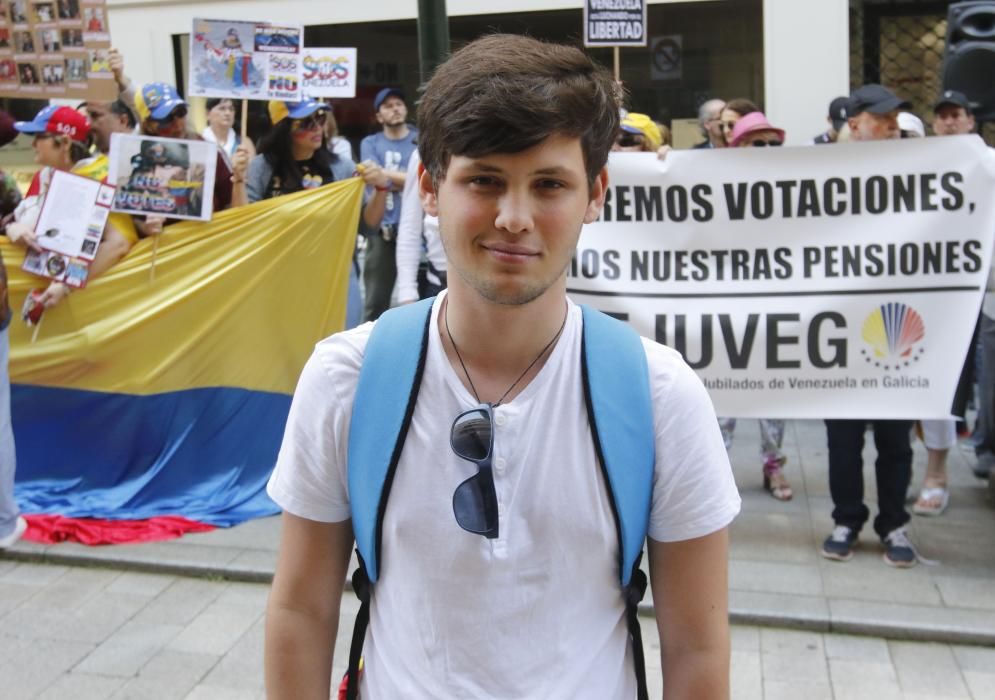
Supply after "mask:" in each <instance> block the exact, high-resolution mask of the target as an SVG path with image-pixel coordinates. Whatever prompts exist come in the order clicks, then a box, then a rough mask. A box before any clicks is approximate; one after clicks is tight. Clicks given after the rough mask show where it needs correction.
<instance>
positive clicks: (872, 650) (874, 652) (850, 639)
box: [823, 634, 891, 664]
mask: <svg viewBox="0 0 995 700" xmlns="http://www.w3.org/2000/svg"><path fill="white" fill-rule="evenodd" d="M823 640H824V641H825V643H826V658H828V659H829V660H830V661H832V660H833V659H846V660H850V661H863V662H864V663H872V664H890V663H891V652H890V651H889V650H888V642H887V641H885V640H884V639H877V638H876V637H860V636H857V635H852V634H827V635H826V636H825V637H823Z"/></svg>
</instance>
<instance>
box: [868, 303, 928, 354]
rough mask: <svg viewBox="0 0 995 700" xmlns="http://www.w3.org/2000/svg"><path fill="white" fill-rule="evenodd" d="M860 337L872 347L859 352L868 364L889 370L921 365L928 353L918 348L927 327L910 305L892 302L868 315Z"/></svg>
mask: <svg viewBox="0 0 995 700" xmlns="http://www.w3.org/2000/svg"><path fill="white" fill-rule="evenodd" d="M861 337H862V338H863V339H864V342H865V343H866V344H867V345H868V346H869V347H870V350H868V349H867V348H864V349H862V350H861V351H860V354H861V355H863V357H864V360H865V361H867V362H868V363H874V366H875V367H882V368H884V369H886V370H892V369H901V368H902V367H908V366H909V365H910V364H911V363H913V362H918V361H919V357H920V356H921V355H922V353H923V352H925V350H924V348H922V347H921V346H920V347H917V345H919V343H920V341H922V340H923V338H925V337H926V324H925V323H923V320H922V316H920V315H919V312H918V311H916V310H915V309H913V308H912V307H911V306H909V305H907V304H903V303H901V302H891V303H888V304H882V305H881V306H879V307H878V308H876V309H874V311H872V312H871V313H870V314H868V315H867V318H865V319H864V325H863V328H862V332H861Z"/></svg>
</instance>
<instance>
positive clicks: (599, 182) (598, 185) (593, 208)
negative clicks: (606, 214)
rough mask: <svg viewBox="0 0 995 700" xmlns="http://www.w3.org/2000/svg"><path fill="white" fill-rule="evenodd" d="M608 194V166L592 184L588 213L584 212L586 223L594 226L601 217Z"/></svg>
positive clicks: (602, 169)
mask: <svg viewBox="0 0 995 700" xmlns="http://www.w3.org/2000/svg"><path fill="white" fill-rule="evenodd" d="M607 194H608V166H607V165H606V166H605V167H603V168H601V172H599V173H598V175H597V177H595V178H594V182H593V183H592V184H591V197H590V200H589V201H588V203H587V211H585V212H584V223H585V224H593V223H594V222H595V221H597V220H598V217H599V216H601V208H602V207H603V206H604V205H605V196H606V195H607Z"/></svg>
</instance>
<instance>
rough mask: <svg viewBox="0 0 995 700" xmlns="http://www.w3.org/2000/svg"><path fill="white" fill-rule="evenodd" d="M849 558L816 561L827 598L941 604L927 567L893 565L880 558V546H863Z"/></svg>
mask: <svg viewBox="0 0 995 700" xmlns="http://www.w3.org/2000/svg"><path fill="white" fill-rule="evenodd" d="M861 539H862V542H861V549H858V550H857V552H856V553H855V554H854V558H853V559H852V560H850V561H849V562H835V561H829V560H823V561H822V562H820V570H821V572H822V581H823V585H824V586H825V594H826V596H827V597H829V598H852V599H855V600H865V601H873V600H880V601H886V602H889V603H909V604H913V605H926V606H939V605H942V604H943V601H942V600H941V599H940V593H939V591H938V590H937V589H936V585H935V584H934V583H933V578H932V576H931V575H930V572H929V570H928V569H929V567H926V566H917V567H915V568H912V569H896V568H894V567H891V566H888V565H887V564H885V563H884V561H883V560H882V559H881V550H880V547H878V546H876V545H874V544H872V545H871V546H870V547H864V546H863V539H864V538H861Z"/></svg>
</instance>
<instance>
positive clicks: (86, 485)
mask: <svg viewBox="0 0 995 700" xmlns="http://www.w3.org/2000/svg"><path fill="white" fill-rule="evenodd" d="M362 197H363V183H362V181H360V180H359V179H358V178H351V179H349V180H345V181H342V182H335V183H332V184H330V185H327V186H325V187H321V188H317V189H313V190H304V191H302V192H299V193H295V194H290V195H286V196H283V197H274V198H272V199H266V200H263V201H261V202H257V203H255V204H250V205H248V206H244V207H237V208H235V209H228V210H226V211H223V212H219V213H218V214H217V215H216V216H215V217H214V218H213V219H212V220H211V221H209V222H200V221H183V222H179V223H176V224H171V225H169V226H166V227H165V229H164V230H163V233H162V234H161V235H160V236H158V237H157V238H156V240H159V239H161V244H160V262H159V270H160V274H159V275H158V277H157V281H156V284H154V285H150V284H147V282H146V280H147V270H148V267H149V261H150V258H151V254H152V247H153V241H152V240H150V239H147V238H146V239H143V240H140V241H138V243H136V244H135V246H134V247H133V248H132V249H131V251H130V252H129V253H128V255H127V256H125V257H124V258H123V259H122V260H121V261H119V262H118V263H117V264H115V265H114V266H113V267H111V268H110V269H109V270H108V271H107V272H105V273H104V274H103V275H101V276H100V277H97V278H96V279H94V280H92V281H91V282H90V284H89V285H88V286H87V289H86V290H85V291H83V292H79V293H75V294H72V295H71V296H70V297H69V298H68V299H65V300H63V301H62V302H61V303H60V304H59V305H57V306H55V307H54V308H51V309H48V310H47V311H46V312H45V315H44V317H43V318H44V319H45V328H44V330H43V331H42V333H41V336H40V337H39V338H38V341H37V342H36V343H33V344H32V343H31V336H32V335H33V330H35V329H36V328H37V326H36V327H35V329H32V328H29V327H28V326H27V325H26V324H24V323H12V324H11V325H10V327H9V330H10V380H11V403H12V413H13V415H14V416H15V418H14V433H15V440H16V442H17V483H16V487H15V492H16V496H17V501H18V503H19V505H20V507H21V510H22V512H23V513H25V514H26V515H27V516H28V517H29V519H30V520H31V522H32V530H33V531H35V532H39V531H43V530H45V529H46V526H45V522H46V521H45V520H44V519H37V516H38V514H49V515H51V516H52V517H54V516H61V517H60V518H59V521H60V523H62V525H61V526H60V527H61V529H60V531H59V533H56V535H57V536H58V537H64V536H69V537H71V538H72V539H77V540H81V541H85V542H88V543H90V544H101V543H108V542H123V541H132V540H136V539H149V538H150V537H153V536H154V531H155V530H156V529H157V523H160V522H161V521H160V520H158V519H160V518H162V517H171V518H176V521H174V525H176V528H172V529H171V531H172V532H174V534H173V535H172V536H178V535H179V534H181V533H182V532H183V531H189V530H190V529H191V527H196V526H205V525H206V526H211V525H213V526H219V527H224V526H230V525H235V524H238V523H240V522H242V521H244V520H247V519H250V518H258V517H263V516H266V515H272V514H274V513H277V512H279V509H278V508H277V507H276V505H275V504H274V503H273V502H272V501H271V500H270V499H269V497H268V496H267V495H266V482H267V480H268V479H269V475H270V473H271V472H272V471H273V464H274V462H275V460H276V456H277V452H278V451H279V449H280V441H281V439H282V437H283V429H284V424H285V422H286V418H287V412H288V410H289V408H290V402H291V395H292V394H293V391H294V386H295V385H296V383H297V379H298V377H299V376H300V372H301V369H302V368H303V367H304V363H305V362H306V361H307V359H308V357H309V356H310V355H311V352H312V351H313V349H314V344H315V343H316V342H317V341H319V340H320V339H322V338H325V337H327V336H329V335H331V334H332V333H335V332H337V331H340V330H342V329H343V327H344V325H345V318H346V296H347V289H348V280H349V270H350V266H351V265H352V254H353V250H354V249H355V245H356V231H357V226H358V222H359V214H360V208H361V206H362ZM0 254H2V256H3V258H4V260H5V262H6V263H7V266H8V270H9V272H10V276H9V282H10V285H9V291H10V301H11V304H12V305H13V306H14V308H21V305H23V304H24V299H25V298H26V297H27V296H28V294H29V293H30V292H31V290H32V289H33V288H35V287H36V286H37V278H34V277H32V276H31V275H28V274H26V273H25V272H23V271H22V270H21V269H20V268H19V266H20V264H21V262H22V259H23V256H24V248H23V247H22V246H18V245H16V244H13V243H11V242H9V241H8V240H7V239H6V238H5V237H3V236H0ZM75 518H82V519H83V520H79V521H75V520H73V519H75ZM105 519H107V520H109V522H104V520H105ZM181 521H182V522H181ZM66 525H69V527H70V532H66V528H65V526H66ZM49 541H50V540H49Z"/></svg>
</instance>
